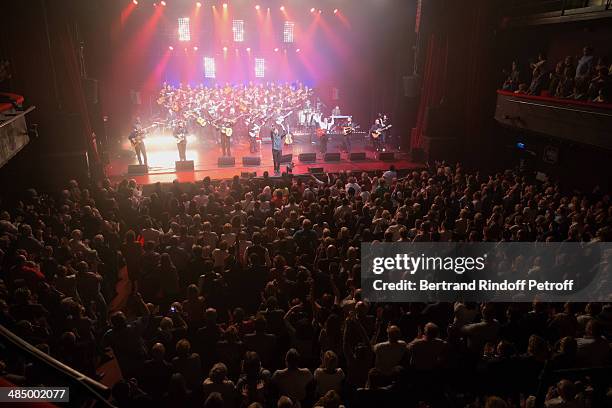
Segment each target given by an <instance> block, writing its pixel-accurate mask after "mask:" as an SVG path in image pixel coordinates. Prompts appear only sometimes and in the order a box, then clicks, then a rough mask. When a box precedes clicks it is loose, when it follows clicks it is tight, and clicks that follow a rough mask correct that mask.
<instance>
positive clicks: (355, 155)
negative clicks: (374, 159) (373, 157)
mask: <svg viewBox="0 0 612 408" xmlns="http://www.w3.org/2000/svg"><path fill="white" fill-rule="evenodd" d="M350 158H351V161H361V160H365V159H366V154H365V152H358V153H351V156H350Z"/></svg>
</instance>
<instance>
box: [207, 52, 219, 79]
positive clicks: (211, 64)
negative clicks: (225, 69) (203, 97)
mask: <svg viewBox="0 0 612 408" xmlns="http://www.w3.org/2000/svg"><path fill="white" fill-rule="evenodd" d="M216 71H217V70H216V67H215V59H214V58H213V57H204V78H214V77H215V76H216V74H217V72H216Z"/></svg>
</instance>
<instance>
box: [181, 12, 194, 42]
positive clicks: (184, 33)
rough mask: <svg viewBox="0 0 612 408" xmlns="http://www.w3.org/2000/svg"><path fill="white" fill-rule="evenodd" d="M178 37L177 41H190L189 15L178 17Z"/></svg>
mask: <svg viewBox="0 0 612 408" xmlns="http://www.w3.org/2000/svg"><path fill="white" fill-rule="evenodd" d="M178 39H179V41H190V40H191V30H190V28H189V17H179V19H178Z"/></svg>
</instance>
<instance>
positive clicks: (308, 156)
mask: <svg viewBox="0 0 612 408" xmlns="http://www.w3.org/2000/svg"><path fill="white" fill-rule="evenodd" d="M298 158H299V160H300V161H301V162H302V163H314V162H316V161H317V154H316V153H300V155H299V156H298Z"/></svg>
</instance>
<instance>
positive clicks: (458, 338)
mask: <svg viewBox="0 0 612 408" xmlns="http://www.w3.org/2000/svg"><path fill="white" fill-rule="evenodd" d="M1 203H2V212H1V213H0V268H1V269H0V271H1V273H0V277H1V278H2V285H1V287H0V319H1V321H0V323H1V324H2V325H4V326H5V327H7V328H9V329H10V330H12V331H13V332H14V333H16V334H18V335H19V336H20V337H21V338H23V339H24V340H26V341H28V342H30V343H31V344H33V345H36V347H38V348H39V349H40V350H43V351H44V352H46V353H49V354H50V355H51V356H53V357H54V358H56V359H58V360H59V361H61V362H64V363H66V364H68V365H70V366H71V367H73V368H75V369H77V370H79V371H81V372H83V373H85V374H87V375H89V376H91V377H93V378H100V377H101V376H104V375H105V374H106V373H104V372H101V371H100V367H101V366H102V363H105V362H106V364H105V365H104V367H108V364H109V363H108V360H109V359H114V360H116V363H117V365H118V367H119V369H120V372H121V378H122V379H121V380H120V381H119V382H117V383H116V384H115V385H114V386H113V388H112V402H113V403H114V404H115V405H116V406H118V407H130V408H131V407H138V406H162V407H179V406H180V407H207V408H211V407H215V408H216V407H225V408H234V407H236V408H237V407H249V408H259V407H274V406H276V407H283V408H285V407H286V408H290V407H298V408H299V407H325V408H332V407H334V408H336V407H341V406H348V407H372V406H381V407H383V406H384V407H387V406H389V407H390V406H402V407H420V408H422V407H451V406H457V407H459V406H461V407H467V406H469V407H488V408H504V407H505V408H509V407H534V406H536V405H535V404H536V398H537V396H538V387H539V385H540V384H544V385H545V386H547V387H548V389H547V393H545V394H546V395H545V396H544V397H543V398H544V399H545V404H546V406H547V407H584V408H588V407H598V406H603V405H598V404H601V403H602V402H601V401H607V403H610V394H609V391H610V389H609V377H607V380H605V377H604V380H603V381H602V380H601V378H598V377H597V376H596V375H595V374H593V373H590V374H583V375H574V374H568V375H567V376H563V377H562V378H560V379H558V380H554V381H550V383H546V382H543V381H544V380H543V378H545V377H541V373H542V372H543V370H544V371H547V370H552V371H554V370H560V369H568V370H571V369H577V368H584V369H589V368H594V367H601V366H606V365H609V364H610V358H611V354H610V339H612V304H611V303H588V304H572V303H567V304H553V303H543V302H537V301H536V302H533V303H512V304H504V303H484V304H473V303H463V302H457V303H454V304H453V303H430V304H424V303H416V302H413V303H409V304H399V303H394V304H372V303H371V302H369V301H368V300H367V299H366V298H365V297H364V296H363V293H362V290H361V288H360V277H361V265H360V243H361V242H373V241H381V242H428V241H432V242H434V241H469V242H478V241H556V242H561V241H572V242H575V241H583V242H590V241H610V240H611V239H612V229H611V228H612V202H611V196H610V195H609V194H607V193H606V192H604V191H601V190H600V189H594V190H593V191H590V192H583V193H579V192H575V191H574V192H571V193H567V192H566V190H565V189H564V188H563V186H562V185H559V184H556V183H553V182H550V181H548V182H541V181H537V180H535V179H534V178H533V177H531V175H530V174H524V173H521V172H520V171H518V170H506V171H503V172H499V173H496V174H491V175H490V176H489V175H485V174H482V173H481V172H477V171H468V170H467V169H465V168H463V167H461V166H460V165H456V166H447V165H445V164H436V165H435V166H432V167H429V168H427V169H424V170H422V171H411V172H399V171H398V170H397V169H395V168H394V167H393V166H391V167H390V169H389V170H388V171H386V172H384V173H382V174H368V173H365V172H364V173H349V172H346V173H340V174H326V175H325V177H319V178H317V177H315V176H307V177H306V176H305V177H298V176H296V177H291V176H290V175H289V176H284V177H282V178H275V179H272V178H269V177H268V176H267V174H265V175H264V177H263V178H251V179H240V178H238V177H234V178H233V179H232V180H220V181H213V180H210V179H209V178H205V179H204V180H202V181H199V182H196V183H187V184H179V183H178V182H175V183H173V184H172V185H171V186H162V185H159V184H158V185H156V186H154V188H153V190H152V191H151V192H149V193H146V194H145V193H143V189H142V187H141V186H139V185H137V184H136V182H135V181H133V180H124V181H122V182H120V183H118V184H113V183H111V182H110V181H109V180H105V181H103V182H101V183H99V184H95V185H87V186H86V185H80V184H79V183H77V182H76V181H70V182H69V183H68V185H67V186H66V188H65V189H64V190H62V191H59V192H57V193H49V194H46V193H44V194H43V193H41V192H37V191H36V190H33V189H31V190H28V191H26V192H24V194H23V196H22V197H20V199H19V201H17V202H11V201H6V200H4V201H2V202H1ZM604 269H605V274H606V275H605V276H608V277H609V276H610V272H611V271H610V265H607V266H604ZM611 300H612V299H611ZM0 358H1V363H2V364H1V366H0V368H1V369H2V376H3V377H4V378H5V379H8V380H9V381H11V382H13V383H15V384H18V385H38V382H37V379H36V378H37V377H36V375H34V373H32V370H28V368H27V366H24V364H23V362H22V361H21V360H20V358H19V357H18V356H16V355H10V354H6V353H0Z"/></svg>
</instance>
